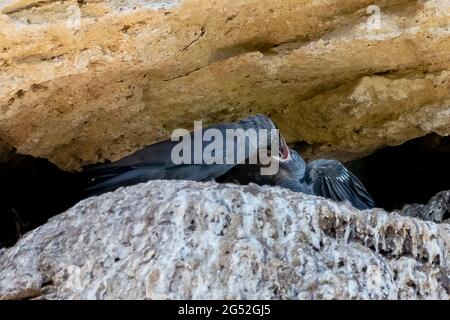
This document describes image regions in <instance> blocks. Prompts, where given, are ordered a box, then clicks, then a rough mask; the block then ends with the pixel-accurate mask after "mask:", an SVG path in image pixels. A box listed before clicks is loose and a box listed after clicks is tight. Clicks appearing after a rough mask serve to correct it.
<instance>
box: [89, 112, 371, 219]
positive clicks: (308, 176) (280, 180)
mask: <svg viewBox="0 0 450 320" xmlns="http://www.w3.org/2000/svg"><path fill="white" fill-rule="evenodd" d="M208 129H217V130H219V131H220V133H222V134H224V135H225V132H226V130H227V129H243V130H247V129H254V130H255V131H257V132H259V131H261V130H262V129H265V130H277V131H278V132H279V129H278V127H277V125H276V124H275V123H274V122H273V121H272V120H271V119H270V118H269V117H267V116H265V115H254V116H250V117H247V118H245V119H243V120H240V121H237V122H231V123H225V124H218V125H213V126H210V127H208V128H206V129H204V130H203V132H205V131H206V130H208ZM193 135H194V133H190V136H191V137H192V136H193ZM278 138H279V143H278V150H270V151H271V154H270V157H271V159H272V161H277V162H278V170H277V171H276V172H275V173H273V174H267V175H265V174H264V175H263V174H261V168H262V167H265V166H267V164H263V163H262V162H261V161H259V159H258V161H257V162H256V163H248V161H247V160H248V159H249V158H251V156H252V155H253V154H251V153H250V151H249V150H250V148H249V145H248V143H247V140H246V145H245V151H246V152H245V159H244V160H245V161H241V162H239V163H226V162H225V161H224V162H223V163H222V164H217V163H214V164H207V163H204V162H202V163H198V164H194V163H193V160H194V159H193V152H191V158H192V159H191V160H192V161H191V162H190V163H189V164H185V163H183V164H176V163H174V161H173V160H172V157H171V154H172V149H173V148H174V147H175V145H176V144H177V143H178V142H176V141H171V140H166V141H163V142H159V143H156V144H152V145H148V146H146V147H144V148H143V149H141V150H138V151H136V152H135V153H133V154H131V155H129V156H127V157H125V158H123V159H121V160H118V161H115V162H110V163H105V164H97V165H92V166H89V167H87V168H85V170H84V174H86V175H87V176H88V185H87V187H86V189H85V191H86V193H87V195H89V196H90V195H98V194H101V193H105V192H109V191H113V190H115V189H117V188H119V187H122V186H130V185H134V184H137V183H141V182H146V181H149V180H156V179H166V180H173V179H175V180H193V181H209V180H214V181H217V182H221V183H229V182H233V183H237V184H249V183H255V184H258V185H269V186H279V187H283V188H287V189H289V190H291V191H294V192H302V193H305V194H309V195H315V196H322V197H324V198H328V199H331V200H334V201H338V202H343V201H344V202H345V201H346V202H350V203H351V204H352V205H353V206H354V207H355V208H357V209H360V210H364V209H370V208H373V207H375V203H374V200H373V198H372V197H371V195H370V194H369V193H368V191H367V190H366V188H365V186H364V185H363V183H362V182H361V181H360V180H359V179H358V178H357V177H356V176H355V175H354V174H353V173H351V172H350V171H349V170H348V169H347V168H346V167H345V166H344V165H343V164H342V163H341V162H339V161H337V160H332V159H330V160H329V159H319V160H314V161H311V162H309V163H306V162H305V161H304V159H303V158H302V157H301V156H300V154H299V153H298V152H297V151H295V150H293V149H291V148H290V147H289V146H288V145H287V143H286V141H285V139H284V137H283V135H282V134H281V133H279V134H278ZM270 139H271V137H268V139H267V141H265V142H262V143H260V142H261V141H258V147H259V146H264V147H266V148H268V149H270V146H271V140H270ZM210 143H211V141H202V147H203V148H205V147H207V146H208V145H209V144H210ZM193 148H194V147H193V145H191V149H192V150H193ZM192 150H191V151H192ZM230 152H231V153H236V152H237V149H236V146H235V148H234V149H233V150H228V149H225V145H224V148H223V149H222V150H221V153H222V154H221V158H222V159H223V160H225V158H226V157H227V156H229V155H230ZM253 152H255V150H254V151H253Z"/></svg>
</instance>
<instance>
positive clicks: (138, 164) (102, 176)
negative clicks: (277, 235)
mask: <svg viewBox="0 0 450 320" xmlns="http://www.w3.org/2000/svg"><path fill="white" fill-rule="evenodd" d="M249 128H253V129H273V128H276V127H275V125H274V124H273V122H272V121H271V120H270V119H269V118H267V117H265V116H252V117H249V118H246V119H244V120H242V121H239V122H235V123H226V124H218V125H214V126H210V127H207V128H205V129H203V132H204V131H206V130H208V129H216V130H218V131H219V132H220V133H221V134H222V136H223V137H226V136H227V135H226V133H227V130H229V129H234V130H236V129H243V130H246V129H249ZM190 136H191V141H193V140H192V139H193V138H194V133H191V134H190ZM236 139H237V138H235V144H234V149H231V150H230V148H227V145H226V143H223V148H222V150H219V151H218V152H219V153H220V155H219V156H220V157H222V159H223V163H224V164H212V165H208V164H204V163H202V164H193V163H194V144H193V143H191V164H175V163H173V161H172V157H171V155H172V149H173V148H174V147H175V146H176V145H177V144H178V143H179V141H171V140H167V141H163V142H159V143H156V144H153V145H149V146H147V147H145V148H143V149H141V150H138V151H136V152H135V153H133V154H131V155H129V156H127V157H125V158H123V159H121V160H118V161H115V162H110V163H105V164H99V165H93V166H89V167H86V168H85V169H84V170H83V174H84V175H85V176H86V177H87V181H88V183H87V188H86V191H87V192H88V194H98V193H102V192H107V191H111V190H114V189H115V188H118V187H120V186H126V185H133V184H136V183H140V182H145V181H148V180H155V179H178V180H195V181H205V180H211V179H216V178H218V177H220V176H222V175H223V174H225V173H226V172H228V171H229V170H231V169H232V168H233V167H234V166H235V165H230V164H225V163H226V161H225V160H226V159H228V157H234V155H235V154H236V152H237V143H236ZM210 143H212V141H203V139H202V150H205V148H206V147H207V146H208V145H209V144H210ZM249 151H250V149H249ZM251 156H253V154H250V153H249V152H247V151H246V152H245V160H247V159H249V158H250V157H251Z"/></svg>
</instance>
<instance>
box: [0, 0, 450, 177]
mask: <svg viewBox="0 0 450 320" xmlns="http://www.w3.org/2000/svg"><path fill="white" fill-rule="evenodd" d="M369 5H378V6H379V10H378V8H377V7H370V8H369ZM449 6H450V5H449V2H448V1H447V0H430V1H407V0H334V1H328V0H316V1H302V2H301V3H299V2H298V1H294V0H285V1H271V0H246V1H235V0H219V1H209V0H183V1H180V0H165V1H162V0H158V1H154V0H146V1H141V0H131V1H126V2H125V1H120V0H108V1H106V0H84V1H75V0H68V1H52V0H48V1H38V0H20V1H19V0H8V1H3V2H2V5H1V7H0V10H1V13H0V81H1V83H2V86H1V88H0V139H1V140H4V141H5V143H7V144H8V145H10V146H12V147H14V148H16V149H17V151H18V152H19V153H22V154H29V155H33V156H36V157H41V158H46V159H49V160H51V161H52V162H54V163H56V164H57V165H59V166H60V167H61V168H64V169H78V168H80V167H81V166H83V165H86V164H90V163H94V162H100V161H103V160H106V159H110V160H116V159H119V158H121V157H123V156H124V155H126V154H129V153H131V152H132V151H134V150H136V149H138V148H140V147H142V146H143V145H146V144H149V143H152V142H155V141H159V140H162V139H166V138H168V137H169V136H170V133H171V132H172V130H173V129H174V128H179V127H183V128H184V127H186V128H188V129H189V128H191V127H192V125H193V120H199V119H204V120H205V124H210V123H213V122H214V123H215V122H220V121H228V120H234V119H236V118H239V117H243V116H245V115H247V114H250V113H252V114H254V113H265V114H268V115H270V116H272V117H273V118H274V119H275V120H276V122H277V123H278V124H279V126H280V128H281V130H282V131H283V132H284V134H285V135H286V136H287V138H288V140H289V141H290V142H306V143H308V144H309V145H310V149H309V154H310V156H311V157H315V156H319V155H322V156H323V155H331V154H333V155H334V156H335V157H339V158H340V159H341V160H342V159H343V160H345V159H353V158H355V157H358V156H361V155H365V154H367V153H370V152H372V151H374V150H375V149H377V148H379V147H382V146H385V145H397V144H400V143H402V142H405V141H407V140H409V139H412V138H416V137H419V136H423V135H425V134H427V133H430V132H436V133H438V134H440V135H447V134H449V133H450V129H449V128H450V125H449V124H450V117H449V114H450V111H449V110H450V109H449V105H450V103H449V101H450V72H449V66H450V56H449V55H448V49H449V47H450V32H449V30H450V27H449V26H450V7H449ZM368 9H371V10H369V12H370V13H369V14H368ZM378 11H379V14H378ZM372 12H375V15H371V14H372ZM378 18H380V19H378ZM378 22H380V23H378Z"/></svg>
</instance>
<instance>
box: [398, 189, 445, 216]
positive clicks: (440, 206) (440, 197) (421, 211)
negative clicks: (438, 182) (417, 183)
mask: <svg viewBox="0 0 450 320" xmlns="http://www.w3.org/2000/svg"><path fill="white" fill-rule="evenodd" d="M400 214H402V215H404V216H409V217H414V218H419V219H422V220H428V221H433V222H436V223H441V222H445V223H450V191H442V192H439V193H438V194H437V195H435V196H434V197H433V198H431V200H430V201H429V202H428V203H427V204H426V205H423V204H412V205H407V206H405V208H403V209H402V210H401V212H400Z"/></svg>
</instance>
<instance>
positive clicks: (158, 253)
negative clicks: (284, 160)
mask: <svg viewBox="0 0 450 320" xmlns="http://www.w3.org/2000/svg"><path fill="white" fill-rule="evenodd" d="M449 246H450V226H449V225H448V224H435V223H432V222H423V221H420V220H416V219H413V218H409V217H402V216H400V215H397V214H389V213H386V212H384V211H382V210H378V209H376V210H372V211H364V212H360V211H357V210H355V209H353V208H352V207H350V206H348V205H346V204H336V203H333V202H331V201H328V200H324V199H321V198H316V197H310V196H306V195H303V194H298V193H292V192H290V191H288V190H285V189H281V188H269V187H259V186H255V185H250V186H235V185H219V184H215V183H196V182H183V181H181V182H180V181H178V182H175V181H153V182H149V183H146V184H141V185H137V186H134V187H130V188H122V189H119V190H117V191H116V192H114V193H109V194H105V195H102V196H100V197H94V198H90V199H87V200H85V201H82V202H80V203H79V204H77V205H76V206H75V207H73V208H72V209H70V210H68V211H67V212H65V213H63V214H61V215H59V216H57V217H54V218H53V219H51V220H50V221H49V222H48V223H47V224H45V225H43V226H42V227H40V228H38V229H36V230H34V231H32V232H30V233H29V234H27V235H26V236H24V237H23V238H22V239H21V240H20V241H19V242H18V243H17V244H16V246H14V247H13V248H10V249H8V250H4V251H0V270H1V271H0V298H1V299H13V298H39V299H115V298H118V299H134V298H136V299H166V298H169V299H181V298H183V299H223V298H225V299H234V298H240V299H241V298H246V299H286V298H289V299H397V298H401V299H431V298H433V299H448V298H449V280H448V279H449V262H450V260H449Z"/></svg>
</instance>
